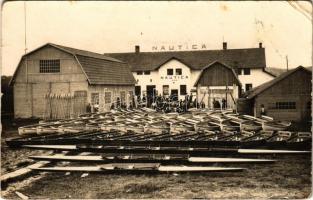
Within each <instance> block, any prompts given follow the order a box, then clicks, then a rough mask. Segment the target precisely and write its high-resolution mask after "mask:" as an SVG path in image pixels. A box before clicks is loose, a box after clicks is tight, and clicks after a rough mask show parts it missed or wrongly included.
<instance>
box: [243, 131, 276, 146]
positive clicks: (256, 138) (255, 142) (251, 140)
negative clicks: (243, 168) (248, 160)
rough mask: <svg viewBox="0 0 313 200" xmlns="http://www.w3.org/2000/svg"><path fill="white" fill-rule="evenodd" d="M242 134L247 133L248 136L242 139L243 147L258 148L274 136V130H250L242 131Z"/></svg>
mask: <svg viewBox="0 0 313 200" xmlns="http://www.w3.org/2000/svg"><path fill="white" fill-rule="evenodd" d="M241 134H245V135H246V136H247V137H246V138H243V139H242V140H241V145H240V146H241V147H242V148H256V147H258V146H263V145H265V144H266V140H267V139H268V138H270V137H272V136H273V134H274V131H262V130H261V131H258V132H249V131H241Z"/></svg>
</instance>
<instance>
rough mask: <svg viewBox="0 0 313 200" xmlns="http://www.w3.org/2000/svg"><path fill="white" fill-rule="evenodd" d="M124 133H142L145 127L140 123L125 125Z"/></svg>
mask: <svg viewBox="0 0 313 200" xmlns="http://www.w3.org/2000/svg"><path fill="white" fill-rule="evenodd" d="M126 131H132V132H135V133H144V131H145V127H144V124H142V123H131V124H127V125H126Z"/></svg>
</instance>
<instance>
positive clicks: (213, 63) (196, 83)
mask: <svg viewBox="0 0 313 200" xmlns="http://www.w3.org/2000/svg"><path fill="white" fill-rule="evenodd" d="M215 64H221V65H222V66H224V67H226V68H228V69H229V70H230V71H231V72H232V73H233V75H234V77H235V79H236V81H237V84H238V85H239V86H241V82H240V80H239V79H238V76H237V75H236V72H235V71H234V69H233V68H231V67H229V66H227V65H226V64H224V63H222V62H220V61H214V62H212V63H210V64H209V65H208V66H206V67H204V68H203V69H202V70H201V73H200V75H199V76H198V78H197V80H196V82H195V84H194V86H195V87H196V86H197V85H198V82H199V80H200V79H201V77H202V74H203V72H204V71H205V70H206V69H208V68H210V67H212V66H214V65H215Z"/></svg>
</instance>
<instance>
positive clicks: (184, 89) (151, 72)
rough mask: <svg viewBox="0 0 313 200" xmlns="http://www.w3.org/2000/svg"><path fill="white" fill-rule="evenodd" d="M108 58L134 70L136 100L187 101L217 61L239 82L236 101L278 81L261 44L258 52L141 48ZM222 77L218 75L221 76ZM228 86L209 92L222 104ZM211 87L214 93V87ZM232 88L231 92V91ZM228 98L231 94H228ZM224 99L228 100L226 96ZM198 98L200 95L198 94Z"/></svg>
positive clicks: (256, 50)
mask: <svg viewBox="0 0 313 200" xmlns="http://www.w3.org/2000/svg"><path fill="white" fill-rule="evenodd" d="M105 55H107V56H110V57H113V58H116V59H119V60H122V61H124V62H126V63H128V64H129V65H130V66H131V67H132V69H131V70H132V72H133V75H134V77H135V80H136V86H135V94H136V95H137V96H155V95H160V94H161V95H164V96H166V95H174V96H176V95H177V96H178V99H184V98H185V95H186V94H191V93H192V92H193V91H196V90H197V87H196V81H197V80H198V79H199V76H200V74H201V73H202V71H203V69H205V68H207V67H208V66H209V65H210V64H212V63H214V62H215V61H217V62H219V63H220V64H222V65H223V66H226V68H227V69H232V71H233V72H234V73H235V76H236V77H237V79H236V80H239V83H237V84H236V89H235V90H234V91H235V93H236V94H233V97H238V96H240V94H241V93H243V92H246V91H248V90H251V89H252V88H254V87H257V86H259V85H261V84H263V83H265V82H267V81H270V80H272V79H273V78H274V77H275V76H274V75H272V74H271V73H269V72H267V71H266V61H265V49H264V48H263V47H262V43H260V44H259V47H258V48H246V49H228V48H227V43H226V42H224V43H223V49H221V50H193V51H159V52H140V47H139V46H135V52H130V53H108V54H105ZM227 71H229V70H227ZM206 74H207V73H206ZM207 75H208V76H211V75H209V74H207ZM220 75H221V74H218V76H220ZM236 82H237V81H236ZM226 86H227V85H226V84H223V85H221V86H219V87H222V88H223V90H218V89H217V88H216V90H210V95H211V97H213V96H216V98H218V99H217V100H219V101H220V100H221V97H220V96H221V94H222V92H225V91H224V90H225V88H226ZM210 87H211V89H213V88H212V87H213V86H210ZM231 87H232V86H231ZM231 87H228V89H230V90H232V88H231ZM201 91H203V90H201ZM231 93H233V92H231ZM228 94H230V93H229V92H228ZM223 95H224V96H225V93H224V94H223ZM199 96H201V95H200V94H199ZM205 98H209V97H208V96H207V97H205ZM225 98H226V96H225ZM209 99H210V98H209ZM228 99H231V97H230V98H228ZM211 100H212V99H211ZM199 101H201V98H200V99H198V102H199ZM229 104H233V103H229ZM205 105H206V107H209V106H210V105H211V102H210V101H209V100H207V99H206V100H205Z"/></svg>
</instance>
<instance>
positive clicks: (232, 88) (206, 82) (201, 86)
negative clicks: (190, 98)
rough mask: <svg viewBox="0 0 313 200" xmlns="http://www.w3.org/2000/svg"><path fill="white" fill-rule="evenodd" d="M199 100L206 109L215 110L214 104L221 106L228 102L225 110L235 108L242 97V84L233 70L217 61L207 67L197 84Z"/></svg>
mask: <svg viewBox="0 0 313 200" xmlns="http://www.w3.org/2000/svg"><path fill="white" fill-rule="evenodd" d="M195 87H197V99H198V102H199V103H204V104H205V107H207V108H213V106H214V105H213V102H214V101H218V102H219V104H220V105H222V102H226V105H225V108H226V107H227V108H234V107H235V104H236V103H235V102H236V99H237V98H238V97H239V96H240V94H239V93H240V91H241V83H240V81H239V79H238V77H237V75H236V73H235V71H234V69H233V68H231V67H229V66H227V65H225V64H223V63H221V62H219V61H215V62H213V63H211V64H209V65H208V66H207V67H205V68H204V69H203V70H202V71H201V73H200V75H199V77H198V79H197V80H196V82H195Z"/></svg>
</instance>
